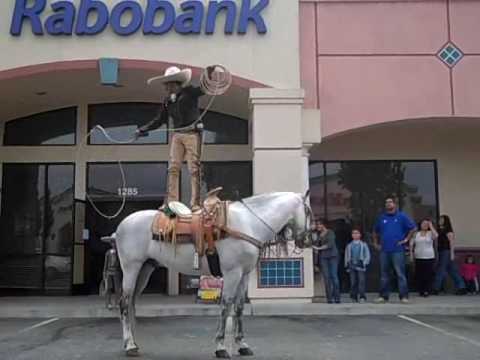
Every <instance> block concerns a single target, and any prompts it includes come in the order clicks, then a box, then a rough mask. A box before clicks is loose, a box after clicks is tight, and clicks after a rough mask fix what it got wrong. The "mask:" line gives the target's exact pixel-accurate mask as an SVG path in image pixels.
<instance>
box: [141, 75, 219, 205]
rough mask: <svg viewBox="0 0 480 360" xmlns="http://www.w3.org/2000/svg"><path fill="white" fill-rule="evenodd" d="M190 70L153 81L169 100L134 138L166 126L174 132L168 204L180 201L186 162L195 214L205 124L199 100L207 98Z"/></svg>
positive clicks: (191, 201)
mask: <svg viewBox="0 0 480 360" xmlns="http://www.w3.org/2000/svg"><path fill="white" fill-rule="evenodd" d="M214 69H215V66H209V67H207V69H206V70H207V73H208V79H211V78H212V73H213V71H214ZM191 78H192V70H191V69H183V70H180V69H179V68H177V67H175V66H172V67H169V68H168V69H167V70H166V71H165V74H164V75H163V76H160V77H157V78H154V79H151V80H150V81H153V80H157V81H159V82H161V83H163V84H164V86H165V90H166V92H167V98H166V101H165V102H164V103H163V104H162V106H161V108H160V110H159V112H158V114H157V115H156V116H155V118H154V119H153V120H152V121H151V122H149V123H148V124H146V125H145V126H142V127H140V128H138V129H137V131H136V133H135V135H136V136H137V137H138V136H146V135H147V134H148V132H149V131H151V130H154V129H157V128H159V127H160V126H162V125H163V124H166V125H167V126H169V127H173V128H172V129H170V131H171V132H172V135H171V138H170V143H171V145H170V156H169V166H168V197H167V201H166V204H167V205H168V203H169V202H171V201H178V200H179V177H180V171H181V166H182V162H183V161H184V160H186V161H187V167H188V171H189V173H190V177H191V180H190V181H191V200H190V206H191V208H192V211H193V212H195V211H198V210H200V171H201V169H200V165H201V164H200V157H201V145H202V137H201V132H202V129H203V124H202V123H201V120H202V119H201V115H200V111H199V108H198V99H199V97H201V96H203V95H205V94H206V93H205V91H204V89H203V88H202V87H194V86H191V85H190V81H191Z"/></svg>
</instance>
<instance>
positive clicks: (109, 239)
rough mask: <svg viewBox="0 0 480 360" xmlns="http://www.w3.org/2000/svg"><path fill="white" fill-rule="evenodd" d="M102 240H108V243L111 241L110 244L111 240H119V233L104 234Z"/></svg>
mask: <svg viewBox="0 0 480 360" xmlns="http://www.w3.org/2000/svg"><path fill="white" fill-rule="evenodd" d="M100 240H102V241H103V242H106V243H109V244H110V242H111V241H113V242H115V241H116V240H117V234H116V233H113V234H112V235H110V236H102V237H101V238H100Z"/></svg>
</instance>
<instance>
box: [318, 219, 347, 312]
mask: <svg viewBox="0 0 480 360" xmlns="http://www.w3.org/2000/svg"><path fill="white" fill-rule="evenodd" d="M315 233H316V234H315V235H316V237H317V239H318V245H319V246H313V248H314V249H315V250H318V253H319V254H318V257H319V262H320V266H321V268H322V273H323V278H324V281H325V292H326V295H327V301H328V303H329V304H332V303H333V302H335V303H336V304H339V303H340V284H339V281H338V250H337V244H336V241H335V233H334V232H333V231H332V230H330V229H328V228H327V225H326V222H325V221H324V220H319V221H317V223H316V232H315Z"/></svg>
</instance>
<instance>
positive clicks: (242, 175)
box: [181, 162, 253, 204]
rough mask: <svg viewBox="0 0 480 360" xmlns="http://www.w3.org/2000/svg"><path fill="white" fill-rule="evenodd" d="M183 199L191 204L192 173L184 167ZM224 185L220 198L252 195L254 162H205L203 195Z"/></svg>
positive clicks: (233, 198)
mask: <svg viewBox="0 0 480 360" xmlns="http://www.w3.org/2000/svg"><path fill="white" fill-rule="evenodd" d="M181 182H182V194H181V197H182V201H183V202H184V203H185V204H190V189H191V187H190V174H189V172H188V169H187V166H186V165H184V166H183V168H182V180H181ZM219 186H221V187H223V191H222V192H221V193H220V198H222V199H224V200H239V199H241V198H245V197H249V196H251V195H252V191H253V190H252V164H251V163H249V162H204V163H203V164H202V185H201V193H202V197H203V196H204V195H205V194H206V193H207V192H208V191H210V190H212V189H215V188H217V187H219Z"/></svg>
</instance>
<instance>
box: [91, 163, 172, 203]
mask: <svg viewBox="0 0 480 360" xmlns="http://www.w3.org/2000/svg"><path fill="white" fill-rule="evenodd" d="M121 166H122V168H123V171H124V173H125V184H124V183H123V181H122V175H121V169H120V167H119V164H118V163H97V164H88V194H89V195H90V196H91V197H92V198H99V199H101V200H102V201H117V200H121V199H122V197H123V195H125V196H127V198H128V199H131V200H135V199H137V200H149V199H158V198H163V197H164V196H165V193H166V190H167V164H166V163H122V164H121Z"/></svg>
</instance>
